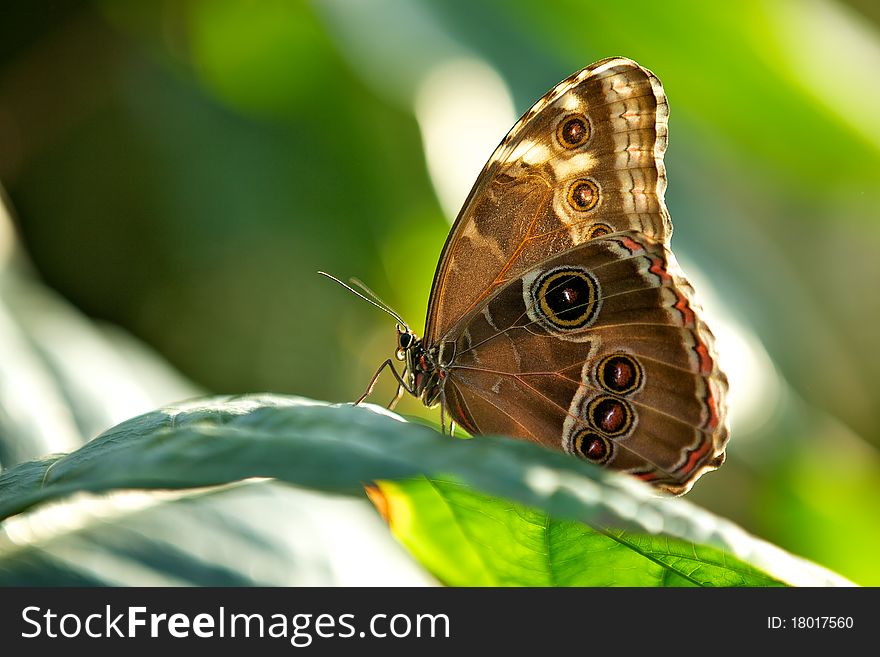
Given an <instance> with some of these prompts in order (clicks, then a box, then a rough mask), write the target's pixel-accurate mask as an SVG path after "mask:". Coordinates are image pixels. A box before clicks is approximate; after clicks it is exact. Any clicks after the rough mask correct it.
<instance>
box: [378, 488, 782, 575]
mask: <svg viewBox="0 0 880 657" xmlns="http://www.w3.org/2000/svg"><path fill="white" fill-rule="evenodd" d="M379 489H380V491H381V494H382V502H383V503H384V505H383V506H384V508H385V515H386V518H387V519H388V522H389V525H390V526H391V530H392V532H393V533H394V535H395V536H396V537H397V538H398V539H399V540H400V541H401V542H402V543H403V544H404V545H406V546H407V548H409V550H410V551H411V552H412V553H413V554H414V555H416V557H417V558H418V559H419V561H421V562H422V563H423V564H424V565H425V566H426V567H427V568H428V570H430V571H431V572H432V573H433V574H434V575H435V576H436V577H437V578H438V579H440V580H441V581H442V582H444V583H446V584H450V585H454V586H477V585H479V586H510V585H514V586H781V585H782V582H780V581H779V580H778V579H775V578H773V577H770V576H768V575H767V574H765V573H763V572H761V571H760V570H759V569H757V568H755V567H753V566H751V565H749V564H748V563H745V562H744V561H742V560H740V559H737V558H735V557H732V556H731V555H729V554H726V553H725V552H723V551H721V550H718V549H715V548H712V547H708V546H704V545H697V544H695V543H691V542H688V541H683V540H679V539H675V538H671V537H669V536H662V535H661V536H652V535H647V534H639V533H633V532H627V531H623V530H601V529H593V528H591V527H589V526H588V525H586V524H584V523H581V522H577V521H572V520H557V519H554V518H551V517H550V516H549V515H547V514H546V513H543V512H541V511H539V510H536V509H530V508H528V507H524V506H522V505H517V504H512V503H511V502H508V501H507V500H503V499H499V498H494V497H489V496H487V495H482V494H480V493H477V492H475V491H473V490H472V489H469V488H467V487H464V486H462V485H460V484H457V483H454V482H448V481H440V480H436V479H435V480H429V479H424V478H419V479H412V480H407V481H402V482H381V483H380V484H379ZM374 498H375V494H374Z"/></svg>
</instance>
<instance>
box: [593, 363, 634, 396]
mask: <svg viewBox="0 0 880 657" xmlns="http://www.w3.org/2000/svg"><path fill="white" fill-rule="evenodd" d="M596 381H598V383H599V385H600V386H602V387H603V388H605V390H607V391H608V392H613V393H615V394H618V395H626V394H628V393H630V392H633V391H634V390H637V389H638V388H639V386H641V385H642V368H641V367H640V366H639V364H638V362H636V360H635V359H634V358H632V357H631V356H628V355H627V354H614V355H613V356H606V357H605V358H603V359H602V361H601V362H600V363H599V365H598V366H597V367H596Z"/></svg>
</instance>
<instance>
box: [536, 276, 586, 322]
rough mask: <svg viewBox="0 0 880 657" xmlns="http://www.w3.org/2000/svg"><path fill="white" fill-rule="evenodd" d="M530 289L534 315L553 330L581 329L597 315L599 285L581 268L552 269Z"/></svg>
mask: <svg viewBox="0 0 880 657" xmlns="http://www.w3.org/2000/svg"><path fill="white" fill-rule="evenodd" d="M532 289H533V293H532V294H533V298H534V301H535V310H536V312H538V313H539V314H540V315H541V316H543V317H544V319H546V320H547V321H549V322H550V323H551V324H552V325H553V326H555V327H556V328H560V329H577V328H583V327H584V326H587V325H588V324H589V323H591V322H592V321H594V320H595V319H596V316H597V315H598V313H599V284H598V283H597V282H596V280H595V279H594V278H593V276H592V275H591V274H589V273H587V271H585V270H583V269H574V268H564V269H556V270H552V271H550V272H548V273H546V274H544V275H543V276H542V277H540V278H539V279H538V280H537V281H535V284H534V287H533V288H532Z"/></svg>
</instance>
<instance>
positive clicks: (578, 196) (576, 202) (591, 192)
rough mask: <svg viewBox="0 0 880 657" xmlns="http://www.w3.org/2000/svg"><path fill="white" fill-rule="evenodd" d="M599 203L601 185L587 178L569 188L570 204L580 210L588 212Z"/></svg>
mask: <svg viewBox="0 0 880 657" xmlns="http://www.w3.org/2000/svg"><path fill="white" fill-rule="evenodd" d="M598 203H599V186H598V185H597V184H596V183H594V182H593V181H592V180H588V179H586V178H584V179H582V180H576V181H574V182H573V183H572V184H571V187H569V188H568V204H569V205H570V206H571V207H572V208H574V209H575V210H577V211H578V212H588V211H590V210H592V209H593V208H595V207H596V205H598Z"/></svg>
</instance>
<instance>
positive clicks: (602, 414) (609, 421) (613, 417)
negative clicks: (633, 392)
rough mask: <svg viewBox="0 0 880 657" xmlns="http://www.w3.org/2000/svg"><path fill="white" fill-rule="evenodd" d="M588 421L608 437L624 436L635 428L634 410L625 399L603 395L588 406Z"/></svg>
mask: <svg viewBox="0 0 880 657" xmlns="http://www.w3.org/2000/svg"><path fill="white" fill-rule="evenodd" d="M586 416H587V420H589V422H590V424H592V425H593V427H594V428H595V429H596V430H597V431H600V432H602V433H603V434H604V435H606V436H623V435H624V434H626V433H628V432H629V431H630V430H631V429H632V428H633V421H634V416H633V410H632V408H631V407H630V405H629V404H628V403H627V402H625V401H624V400H623V399H618V398H617V397H611V396H608V395H603V396H601V397H596V398H595V399H594V400H592V401H591V402H590V403H589V405H588V406H587V413H586Z"/></svg>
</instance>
